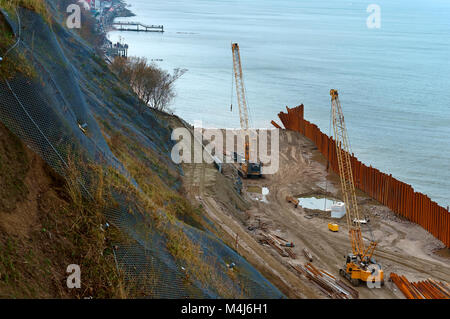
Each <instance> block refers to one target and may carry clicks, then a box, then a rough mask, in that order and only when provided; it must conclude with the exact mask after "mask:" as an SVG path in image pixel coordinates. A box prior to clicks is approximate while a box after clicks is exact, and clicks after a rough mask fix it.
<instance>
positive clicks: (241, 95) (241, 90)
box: [231, 43, 262, 178]
mask: <svg viewBox="0 0 450 319" xmlns="http://www.w3.org/2000/svg"><path fill="white" fill-rule="evenodd" d="M231 49H232V52H233V70H234V79H235V82H236V96H237V100H238V105H239V119H240V121H241V130H242V135H243V140H244V141H245V162H244V163H242V165H241V170H240V171H239V172H240V174H241V175H242V176H244V177H245V178H247V177H249V176H255V177H261V167H262V165H261V163H259V162H255V163H250V143H252V145H253V146H255V145H257V140H256V137H255V136H254V135H253V134H250V132H249V124H248V105H247V99H246V96H245V86H244V76H243V73H242V63H241V53H240V51H239V45H238V44H237V43H232V44H231ZM247 136H248V138H249V140H250V142H247Z"/></svg>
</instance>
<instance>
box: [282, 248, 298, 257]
mask: <svg viewBox="0 0 450 319" xmlns="http://www.w3.org/2000/svg"><path fill="white" fill-rule="evenodd" d="M284 251H285V252H287V254H288V255H289V257H291V258H292V259H296V258H297V255H296V254H295V253H294V251H293V250H292V249H291V248H285V249H284Z"/></svg>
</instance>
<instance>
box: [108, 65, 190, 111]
mask: <svg viewBox="0 0 450 319" xmlns="http://www.w3.org/2000/svg"><path fill="white" fill-rule="evenodd" d="M112 68H113V70H114V71H115V72H116V73H117V75H118V76H119V77H120V78H121V79H123V80H124V81H126V82H128V83H130V86H131V87H132V89H133V90H134V91H135V92H136V94H137V95H138V97H139V98H140V99H141V100H142V101H143V102H144V103H145V104H146V105H148V106H149V107H151V108H154V109H156V110H159V111H167V109H168V107H169V105H170V103H171V102H172V101H173V99H174V97H175V95H176V94H175V87H174V84H175V81H176V80H178V79H179V78H180V77H181V76H182V75H183V74H184V73H186V71H187V70H186V69H175V70H174V71H173V73H172V74H170V73H168V72H167V71H164V70H162V69H160V68H159V67H158V66H156V65H155V64H153V63H152V64H149V63H148V61H147V59H146V58H137V57H130V58H128V59H126V58H116V59H114V62H113V63H112Z"/></svg>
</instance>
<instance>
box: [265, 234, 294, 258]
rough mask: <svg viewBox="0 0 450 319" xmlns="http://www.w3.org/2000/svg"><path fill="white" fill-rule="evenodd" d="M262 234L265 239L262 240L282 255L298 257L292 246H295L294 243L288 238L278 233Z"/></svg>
mask: <svg viewBox="0 0 450 319" xmlns="http://www.w3.org/2000/svg"><path fill="white" fill-rule="evenodd" d="M262 236H263V239H262V240H260V242H262V243H264V244H267V245H269V246H271V247H272V248H274V249H275V250H276V251H277V252H278V253H279V254H280V255H281V256H282V257H291V258H292V259H296V258H297V255H296V254H295V253H294V251H293V250H292V248H294V247H295V245H294V243H292V242H288V241H287V240H286V239H284V238H282V237H280V236H277V235H272V234H267V235H262ZM280 241H282V242H280ZM283 248H284V249H283Z"/></svg>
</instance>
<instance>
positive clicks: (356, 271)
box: [330, 90, 384, 286]
mask: <svg viewBox="0 0 450 319" xmlns="http://www.w3.org/2000/svg"><path fill="white" fill-rule="evenodd" d="M330 95H331V113H332V119H333V131H334V132H333V133H334V140H335V142H336V154H337V159H338V164H339V175H340V181H341V188H342V196H343V197H344V202H345V207H346V216H347V218H346V219H347V226H348V232H349V237H350V243H351V246H352V251H351V253H349V254H347V255H346V256H345V258H346V261H345V264H344V267H343V268H341V269H340V270H339V274H340V275H341V276H343V277H345V278H347V280H349V281H350V282H351V284H352V285H353V286H359V284H360V283H366V284H367V283H369V282H370V283H372V284H374V285H375V284H377V283H378V284H380V285H381V286H382V285H384V277H383V270H382V269H381V266H380V265H379V264H377V262H376V260H375V258H374V257H373V253H374V251H375V248H376V246H377V242H375V241H374V240H373V238H372V240H371V241H370V243H369V245H368V247H367V248H365V245H364V240H363V236H362V233H361V218H360V217H359V216H360V212H359V208H358V203H357V200H356V191H355V184H354V180H353V172H352V167H351V160H350V154H351V152H350V143H349V139H348V135H347V128H346V126H345V121H344V114H343V112H342V107H341V103H340V101H339V94H338V91H337V90H331V91H330ZM372 237H373V236H372Z"/></svg>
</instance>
